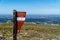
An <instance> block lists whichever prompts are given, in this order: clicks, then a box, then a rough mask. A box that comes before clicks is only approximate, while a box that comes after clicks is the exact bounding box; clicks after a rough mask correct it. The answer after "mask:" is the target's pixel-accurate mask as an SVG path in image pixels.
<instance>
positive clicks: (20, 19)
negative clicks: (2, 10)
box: [17, 12, 26, 31]
mask: <svg viewBox="0 0 60 40" xmlns="http://www.w3.org/2000/svg"><path fill="white" fill-rule="evenodd" d="M25 17H26V12H17V30H18V31H20V30H21V26H22V25H23V23H24V21H25Z"/></svg>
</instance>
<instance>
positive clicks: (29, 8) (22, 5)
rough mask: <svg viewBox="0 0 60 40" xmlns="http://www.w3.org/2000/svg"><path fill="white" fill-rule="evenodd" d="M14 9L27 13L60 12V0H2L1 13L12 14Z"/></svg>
mask: <svg viewBox="0 0 60 40" xmlns="http://www.w3.org/2000/svg"><path fill="white" fill-rule="evenodd" d="M13 9H16V10H17V11H26V12H27V14H60V0H0V14H12V12H13Z"/></svg>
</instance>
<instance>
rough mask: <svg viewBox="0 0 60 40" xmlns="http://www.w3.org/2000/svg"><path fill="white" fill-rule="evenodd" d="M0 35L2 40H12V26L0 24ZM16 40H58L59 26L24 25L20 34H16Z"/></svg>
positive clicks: (59, 35)
mask: <svg viewBox="0 0 60 40" xmlns="http://www.w3.org/2000/svg"><path fill="white" fill-rule="evenodd" d="M0 33H2V34H3V36H4V38H5V39H4V40H12V39H13V38H12V36H13V24H12V23H4V24H0ZM17 38H18V40H40V39H43V40H47V39H50V40H51V39H57V40H60V25H48V24H31V23H30V24H28V23H25V24H24V25H23V26H22V28H21V31H20V33H18V34H17Z"/></svg>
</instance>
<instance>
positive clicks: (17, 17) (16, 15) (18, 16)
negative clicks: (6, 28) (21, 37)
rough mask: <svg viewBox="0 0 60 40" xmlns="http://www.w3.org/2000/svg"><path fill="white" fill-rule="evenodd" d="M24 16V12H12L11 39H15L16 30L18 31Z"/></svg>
mask: <svg viewBox="0 0 60 40" xmlns="http://www.w3.org/2000/svg"><path fill="white" fill-rule="evenodd" d="M25 17H26V12H17V11H16V10H14V12H13V40H17V32H20V30H21V26H22V25H23V23H24V21H25Z"/></svg>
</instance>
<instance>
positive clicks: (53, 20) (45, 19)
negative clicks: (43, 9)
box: [0, 15, 60, 24]
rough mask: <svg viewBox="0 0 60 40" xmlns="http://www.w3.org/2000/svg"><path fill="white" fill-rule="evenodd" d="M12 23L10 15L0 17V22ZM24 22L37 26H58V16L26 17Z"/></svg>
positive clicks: (59, 17)
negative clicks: (33, 23)
mask: <svg viewBox="0 0 60 40" xmlns="http://www.w3.org/2000/svg"><path fill="white" fill-rule="evenodd" d="M7 21H11V22H12V21H13V16H12V15H0V22H2V23H4V22H7ZM25 22H35V23H37V24H39V23H40V24H60V15H27V16H26V20H25Z"/></svg>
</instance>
